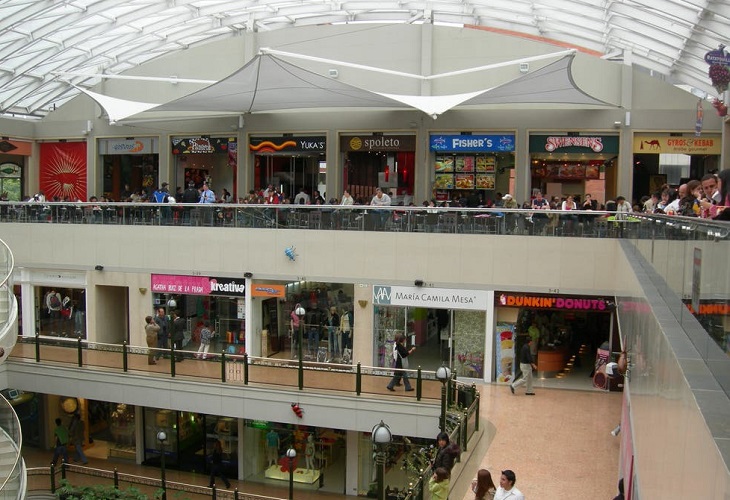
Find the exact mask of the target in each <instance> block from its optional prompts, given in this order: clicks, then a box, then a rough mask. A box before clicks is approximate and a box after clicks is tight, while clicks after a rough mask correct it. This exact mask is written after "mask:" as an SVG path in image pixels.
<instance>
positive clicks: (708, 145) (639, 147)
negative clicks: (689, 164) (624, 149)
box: [634, 133, 722, 155]
mask: <svg viewBox="0 0 730 500" xmlns="http://www.w3.org/2000/svg"><path fill="white" fill-rule="evenodd" d="M721 146H722V137H721V136H720V135H719V134H704V133H703V134H702V137H695V136H694V134H692V136H689V135H688V136H687V137H676V136H669V135H664V136H663V135H644V134H636V135H634V154H638V153H649V154H703V155H719V154H720V152H721V149H722V148H721Z"/></svg>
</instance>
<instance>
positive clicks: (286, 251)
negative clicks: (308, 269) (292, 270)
mask: <svg viewBox="0 0 730 500" xmlns="http://www.w3.org/2000/svg"><path fill="white" fill-rule="evenodd" d="M284 255H286V256H287V257H288V258H289V260H290V261H292V262H294V261H295V260H297V253H296V251H295V249H294V245H292V246H290V247H286V248H285V249H284Z"/></svg>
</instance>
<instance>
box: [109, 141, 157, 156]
mask: <svg viewBox="0 0 730 500" xmlns="http://www.w3.org/2000/svg"><path fill="white" fill-rule="evenodd" d="M156 146H157V141H153V140H152V138H151V137H143V138H141V139H99V154H102V155H148V154H154V153H158V151H157V147H156Z"/></svg>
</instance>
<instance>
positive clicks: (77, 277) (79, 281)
mask: <svg viewBox="0 0 730 500" xmlns="http://www.w3.org/2000/svg"><path fill="white" fill-rule="evenodd" d="M16 281H19V280H17V279H16ZM23 281H25V280H23ZM28 282H30V283H35V284H39V285H42V284H49V285H50V284H62V285H68V286H76V285H78V286H84V285H86V274H85V273H71V272H64V271H61V272H51V271H31V272H30V274H29V276H28Z"/></svg>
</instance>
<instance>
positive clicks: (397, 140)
mask: <svg viewBox="0 0 730 500" xmlns="http://www.w3.org/2000/svg"><path fill="white" fill-rule="evenodd" d="M340 150H342V151H415V150H416V136H415V135H343V136H340Z"/></svg>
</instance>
